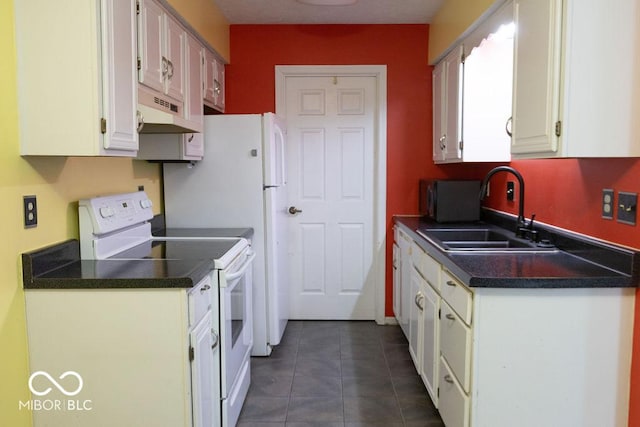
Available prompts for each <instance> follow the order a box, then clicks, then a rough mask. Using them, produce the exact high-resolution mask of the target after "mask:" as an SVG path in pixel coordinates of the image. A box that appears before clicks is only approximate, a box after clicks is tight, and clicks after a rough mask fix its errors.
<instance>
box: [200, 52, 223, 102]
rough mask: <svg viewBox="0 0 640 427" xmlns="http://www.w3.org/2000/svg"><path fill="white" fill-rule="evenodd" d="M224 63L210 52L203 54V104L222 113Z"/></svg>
mask: <svg viewBox="0 0 640 427" xmlns="http://www.w3.org/2000/svg"><path fill="white" fill-rule="evenodd" d="M224 85H225V81H224V63H223V62H222V61H221V60H219V59H218V57H217V56H216V55H215V54H214V53H213V52H212V51H210V50H208V49H205V52H204V85H203V86H204V103H205V105H207V106H208V107H211V108H213V109H215V110H218V111H221V112H224V106H225V105H224V96H225V93H224Z"/></svg>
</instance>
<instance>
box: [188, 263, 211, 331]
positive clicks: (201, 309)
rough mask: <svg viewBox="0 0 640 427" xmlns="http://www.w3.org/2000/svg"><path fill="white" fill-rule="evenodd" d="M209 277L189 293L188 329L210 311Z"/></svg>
mask: <svg viewBox="0 0 640 427" xmlns="http://www.w3.org/2000/svg"><path fill="white" fill-rule="evenodd" d="M214 290H215V291H217V289H213V288H212V286H211V276H210V275H208V276H206V277H205V278H204V279H202V280H201V281H200V282H198V284H197V285H195V286H194V287H193V288H192V289H191V290H190V291H189V327H191V326H193V325H195V324H196V323H198V322H199V321H200V319H202V318H203V317H204V315H205V314H206V313H207V311H209V310H211V301H212V295H211V293H212V292H213V291H214Z"/></svg>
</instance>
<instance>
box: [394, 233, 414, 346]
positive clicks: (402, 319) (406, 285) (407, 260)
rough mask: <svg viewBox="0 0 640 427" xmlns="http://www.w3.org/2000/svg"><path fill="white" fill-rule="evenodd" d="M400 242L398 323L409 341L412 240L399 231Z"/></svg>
mask: <svg viewBox="0 0 640 427" xmlns="http://www.w3.org/2000/svg"><path fill="white" fill-rule="evenodd" d="M398 235H399V236H400V241H399V242H398V246H399V248H400V285H399V288H400V306H399V313H396V315H397V316H398V322H399V323H400V327H401V328H402V332H404V335H405V336H406V337H407V339H409V310H410V306H411V304H412V302H411V271H412V270H413V264H412V262H411V238H410V237H409V236H408V235H407V234H406V233H405V232H403V231H401V230H400V231H399V232H398Z"/></svg>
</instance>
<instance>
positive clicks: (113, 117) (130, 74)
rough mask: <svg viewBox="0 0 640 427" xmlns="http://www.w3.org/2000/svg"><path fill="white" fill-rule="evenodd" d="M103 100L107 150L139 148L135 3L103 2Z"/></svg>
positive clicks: (132, 149) (133, 149)
mask: <svg viewBox="0 0 640 427" xmlns="http://www.w3.org/2000/svg"><path fill="white" fill-rule="evenodd" d="M102 12H103V14H102V17H103V21H102V24H103V26H104V27H103V31H102V43H103V47H104V49H103V57H102V68H103V73H102V98H103V99H102V101H103V108H104V109H103V112H104V114H105V117H104V119H105V128H104V132H105V135H104V140H103V146H104V148H105V149H119V150H131V151H135V150H137V149H138V123H137V120H136V111H137V106H138V97H137V93H138V91H137V79H136V73H135V70H136V22H135V20H136V18H135V17H136V13H135V6H134V2H133V1H125V2H108V1H104V2H103V10H102Z"/></svg>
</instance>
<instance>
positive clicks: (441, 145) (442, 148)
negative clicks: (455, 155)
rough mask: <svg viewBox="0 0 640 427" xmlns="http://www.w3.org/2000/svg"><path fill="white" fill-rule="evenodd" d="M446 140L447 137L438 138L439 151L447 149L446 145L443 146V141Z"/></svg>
mask: <svg viewBox="0 0 640 427" xmlns="http://www.w3.org/2000/svg"><path fill="white" fill-rule="evenodd" d="M446 140H447V135H442V136H441V137H440V149H441V150H444V149H445V148H446V147H447V144H445V141H446Z"/></svg>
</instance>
